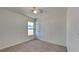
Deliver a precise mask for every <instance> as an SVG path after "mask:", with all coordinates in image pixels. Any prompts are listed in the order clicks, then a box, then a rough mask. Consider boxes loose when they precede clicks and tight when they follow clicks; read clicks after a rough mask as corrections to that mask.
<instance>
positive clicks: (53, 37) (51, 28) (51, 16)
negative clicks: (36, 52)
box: [36, 8, 66, 46]
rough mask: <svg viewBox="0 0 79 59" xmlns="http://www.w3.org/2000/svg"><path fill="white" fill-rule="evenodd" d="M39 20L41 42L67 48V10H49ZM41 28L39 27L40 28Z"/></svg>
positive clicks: (38, 32)
mask: <svg viewBox="0 0 79 59" xmlns="http://www.w3.org/2000/svg"><path fill="white" fill-rule="evenodd" d="M46 10H47V11H48V12H45V13H42V14H41V15H39V16H38V19H37V24H38V25H37V31H36V33H37V37H38V38H39V39H40V40H44V41H48V42H51V43H55V44H59V45H62V46H66V39H65V38H66V8H47V9H46ZM38 26H39V27H38Z"/></svg>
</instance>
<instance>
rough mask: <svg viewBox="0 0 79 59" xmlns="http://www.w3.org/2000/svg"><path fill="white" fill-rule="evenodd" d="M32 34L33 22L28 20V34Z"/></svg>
mask: <svg viewBox="0 0 79 59" xmlns="http://www.w3.org/2000/svg"><path fill="white" fill-rule="evenodd" d="M31 35H34V23H33V22H30V21H29V22H28V36H31Z"/></svg>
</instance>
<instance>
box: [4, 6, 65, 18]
mask: <svg viewBox="0 0 79 59" xmlns="http://www.w3.org/2000/svg"><path fill="white" fill-rule="evenodd" d="M63 8H64V7H63ZM5 9H7V10H9V11H12V12H16V13H19V14H22V15H25V16H29V17H32V18H38V17H39V16H42V14H44V15H47V14H46V13H48V14H50V13H52V11H55V10H58V9H62V7H39V9H42V10H43V13H39V14H33V13H32V12H31V10H32V7H5Z"/></svg>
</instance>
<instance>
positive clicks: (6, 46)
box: [0, 39, 32, 50]
mask: <svg viewBox="0 0 79 59" xmlns="http://www.w3.org/2000/svg"><path fill="white" fill-rule="evenodd" d="M30 40H32V39H27V40H23V41H19V42H16V43H13V44H10V45H5V46H3V47H1V48H0V50H2V49H5V48H8V47H11V46H15V45H18V44H21V43H23V42H28V41H30Z"/></svg>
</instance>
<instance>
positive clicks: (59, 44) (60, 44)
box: [39, 39, 66, 47]
mask: <svg viewBox="0 0 79 59" xmlns="http://www.w3.org/2000/svg"><path fill="white" fill-rule="evenodd" d="M39 40H41V39H39ZM42 41H45V42H49V43H52V44H56V45H60V46H64V47H66V45H63V44H60V43H57V42H53V41H49V40H42Z"/></svg>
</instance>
